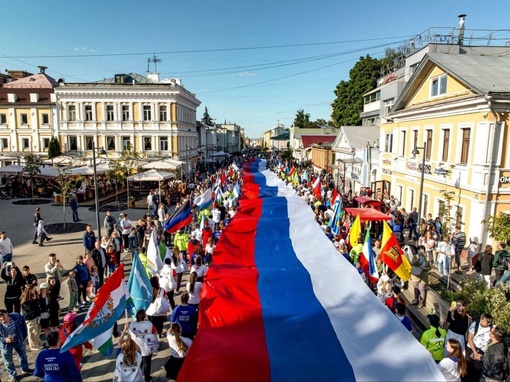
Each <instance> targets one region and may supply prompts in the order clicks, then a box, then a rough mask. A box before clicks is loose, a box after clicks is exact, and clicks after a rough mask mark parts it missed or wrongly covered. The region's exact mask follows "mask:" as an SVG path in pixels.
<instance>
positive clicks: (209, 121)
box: [202, 106, 214, 126]
mask: <svg viewBox="0 0 510 382" xmlns="http://www.w3.org/2000/svg"><path fill="white" fill-rule="evenodd" d="M202 123H203V124H204V125H207V126H213V125H214V121H213V120H212V118H211V116H210V115H209V110H207V106H206V107H205V110H204V115H203V116H202Z"/></svg>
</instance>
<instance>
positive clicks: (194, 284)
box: [186, 272, 202, 308]
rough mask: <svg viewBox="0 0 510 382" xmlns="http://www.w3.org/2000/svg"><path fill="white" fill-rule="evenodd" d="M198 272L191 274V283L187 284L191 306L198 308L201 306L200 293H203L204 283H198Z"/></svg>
mask: <svg viewBox="0 0 510 382" xmlns="http://www.w3.org/2000/svg"><path fill="white" fill-rule="evenodd" d="M197 278H198V276H197V272H191V273H190V275H189V282H188V283H187V284H186V291H187V292H188V293H189V302H188V304H189V305H192V306H194V307H196V308H198V306H199V305H200V292H202V283H201V282H200V281H197Z"/></svg>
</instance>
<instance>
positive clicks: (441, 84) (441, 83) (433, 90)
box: [430, 74, 447, 97]
mask: <svg viewBox="0 0 510 382" xmlns="http://www.w3.org/2000/svg"><path fill="white" fill-rule="evenodd" d="M446 78H447V77H446V74H443V75H442V76H439V77H436V78H432V80H431V81H432V82H431V86H430V96H431V97H436V96H439V95H441V94H445V93H446Z"/></svg>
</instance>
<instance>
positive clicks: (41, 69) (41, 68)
mask: <svg viewBox="0 0 510 382" xmlns="http://www.w3.org/2000/svg"><path fill="white" fill-rule="evenodd" d="M38 68H39V73H41V74H44V73H45V72H46V69H48V67H47V66H42V65H39V66H38Z"/></svg>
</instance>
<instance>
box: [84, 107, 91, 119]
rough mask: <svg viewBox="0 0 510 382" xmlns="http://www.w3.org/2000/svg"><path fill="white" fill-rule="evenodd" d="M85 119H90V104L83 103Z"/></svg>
mask: <svg viewBox="0 0 510 382" xmlns="http://www.w3.org/2000/svg"><path fill="white" fill-rule="evenodd" d="M85 121H92V105H85Z"/></svg>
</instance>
